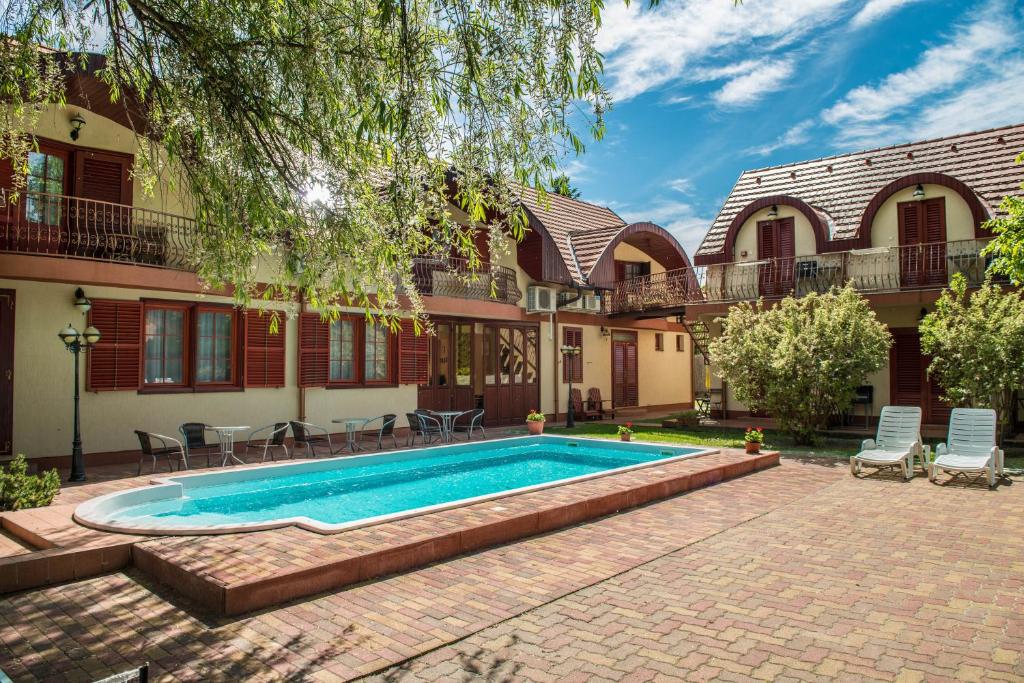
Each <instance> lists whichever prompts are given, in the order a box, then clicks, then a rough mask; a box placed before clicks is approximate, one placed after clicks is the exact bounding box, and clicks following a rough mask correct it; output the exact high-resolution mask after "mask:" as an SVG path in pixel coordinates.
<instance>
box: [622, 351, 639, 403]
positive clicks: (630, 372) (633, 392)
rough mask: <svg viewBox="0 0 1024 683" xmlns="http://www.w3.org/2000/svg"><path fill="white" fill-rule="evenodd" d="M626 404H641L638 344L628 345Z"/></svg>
mask: <svg viewBox="0 0 1024 683" xmlns="http://www.w3.org/2000/svg"><path fill="white" fill-rule="evenodd" d="M625 394H626V405H627V406H638V405H640V386H639V383H638V381H637V357H636V344H630V345H628V346H627V347H626V391H625Z"/></svg>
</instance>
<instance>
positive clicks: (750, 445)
mask: <svg viewBox="0 0 1024 683" xmlns="http://www.w3.org/2000/svg"><path fill="white" fill-rule="evenodd" d="M743 447H744V448H746V449H747V453H749V454H750V455H754V454H755V453H760V452H761V442H759V441H744V442H743Z"/></svg>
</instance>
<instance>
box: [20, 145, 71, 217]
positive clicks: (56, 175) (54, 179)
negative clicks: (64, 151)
mask: <svg viewBox="0 0 1024 683" xmlns="http://www.w3.org/2000/svg"><path fill="white" fill-rule="evenodd" d="M64 166H65V163H64V157H63V156H59V155H58V154H51V153H47V152H43V151H40V152H29V154H28V177H27V178H26V188H25V189H26V190H27V191H28V193H29V194H28V195H27V196H26V197H25V218H27V219H28V220H29V221H31V222H34V223H45V224H47V225H57V224H59V223H60V218H61V200H60V199H59V198H58V197H49V196H46V195H62V194H64ZM33 193H39V194H33Z"/></svg>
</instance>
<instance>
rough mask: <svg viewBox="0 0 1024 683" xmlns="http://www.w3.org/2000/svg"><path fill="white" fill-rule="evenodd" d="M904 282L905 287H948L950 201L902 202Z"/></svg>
mask: <svg viewBox="0 0 1024 683" xmlns="http://www.w3.org/2000/svg"><path fill="white" fill-rule="evenodd" d="M896 209H897V214H898V220H899V240H900V282H901V284H902V286H904V287H935V286H942V285H945V284H946V200H945V198H944V197H933V198H931V199H924V200H921V201H913V202H900V203H899V204H898V205H897V207H896Z"/></svg>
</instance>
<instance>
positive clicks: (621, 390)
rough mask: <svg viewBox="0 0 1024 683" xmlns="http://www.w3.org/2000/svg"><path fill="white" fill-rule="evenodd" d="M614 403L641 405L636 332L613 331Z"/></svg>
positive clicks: (618, 405) (616, 404) (618, 406)
mask: <svg viewBox="0 0 1024 683" xmlns="http://www.w3.org/2000/svg"><path fill="white" fill-rule="evenodd" d="M612 404H613V405H614V406H615V407H616V408H626V407H630V406H636V405H640V385H639V381H638V369H637V343H636V332H613V333H612Z"/></svg>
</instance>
